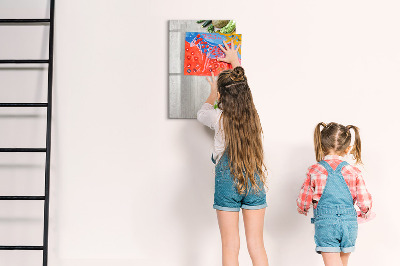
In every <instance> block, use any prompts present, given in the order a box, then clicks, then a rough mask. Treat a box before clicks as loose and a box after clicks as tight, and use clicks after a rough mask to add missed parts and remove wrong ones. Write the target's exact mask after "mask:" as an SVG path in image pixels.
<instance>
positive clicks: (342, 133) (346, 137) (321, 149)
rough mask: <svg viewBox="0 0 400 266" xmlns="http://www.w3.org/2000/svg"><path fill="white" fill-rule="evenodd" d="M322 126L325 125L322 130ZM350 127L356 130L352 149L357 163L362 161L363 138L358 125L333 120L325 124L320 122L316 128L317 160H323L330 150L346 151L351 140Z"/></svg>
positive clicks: (315, 147) (315, 145)
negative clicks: (342, 123) (345, 124)
mask: <svg viewBox="0 0 400 266" xmlns="http://www.w3.org/2000/svg"><path fill="white" fill-rule="evenodd" d="M321 126H322V127H323V128H322V130H321ZM350 129H353V130H354V133H355V138H354V146H353V149H352V150H351V152H350V153H351V154H352V155H353V158H354V159H355V160H356V163H361V164H362V161H361V139H360V133H359V129H358V127H356V126H353V125H348V126H343V125H341V124H338V123H334V122H331V123H329V124H327V125H326V124H325V123H323V122H321V123H318V125H317V126H316V127H315V130H314V149H315V157H316V159H317V161H318V162H319V161H321V160H322V159H323V157H324V155H325V154H326V153H328V152H329V151H334V152H344V151H345V150H346V149H347V147H348V146H349V145H350V142H351V132H350Z"/></svg>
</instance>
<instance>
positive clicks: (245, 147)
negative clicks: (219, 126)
mask: <svg viewBox="0 0 400 266" xmlns="http://www.w3.org/2000/svg"><path fill="white" fill-rule="evenodd" d="M217 84H218V92H219V93H220V99H219V102H218V107H219V108H220V109H221V110H222V111H223V112H222V115H221V118H223V119H222V120H223V128H224V135H225V151H227V152H228V156H229V159H230V160H229V161H230V170H231V173H232V174H233V176H234V181H235V183H236V186H237V189H238V191H239V193H240V194H245V193H246V191H247V192H248V185H249V184H248V179H247V177H248V178H249V180H250V182H251V185H252V187H253V188H254V190H255V191H259V190H261V189H262V188H263V187H264V186H265V185H266V172H265V170H266V166H265V164H264V160H263V159H264V158H263V157H264V152H263V146H262V136H261V134H263V131H262V127H261V123H260V118H259V116H258V113H257V110H256V108H255V106H254V103H253V97H252V95H251V91H250V88H249V85H248V84H247V77H246V76H245V74H244V69H243V68H242V67H241V66H238V67H235V68H234V69H230V70H224V71H222V72H221V73H220V74H219V76H218V81H217ZM220 122H221V120H220ZM256 173H257V174H258V175H259V177H260V181H261V183H262V186H260V185H259V184H260V183H259V182H257V180H256V178H255V177H256V176H255V175H256Z"/></svg>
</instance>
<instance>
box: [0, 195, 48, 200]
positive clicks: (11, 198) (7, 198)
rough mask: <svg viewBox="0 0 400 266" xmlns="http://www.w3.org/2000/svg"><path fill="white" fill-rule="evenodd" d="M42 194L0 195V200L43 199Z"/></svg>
mask: <svg viewBox="0 0 400 266" xmlns="http://www.w3.org/2000/svg"><path fill="white" fill-rule="evenodd" d="M44 199H45V197H44V196H0V200H44Z"/></svg>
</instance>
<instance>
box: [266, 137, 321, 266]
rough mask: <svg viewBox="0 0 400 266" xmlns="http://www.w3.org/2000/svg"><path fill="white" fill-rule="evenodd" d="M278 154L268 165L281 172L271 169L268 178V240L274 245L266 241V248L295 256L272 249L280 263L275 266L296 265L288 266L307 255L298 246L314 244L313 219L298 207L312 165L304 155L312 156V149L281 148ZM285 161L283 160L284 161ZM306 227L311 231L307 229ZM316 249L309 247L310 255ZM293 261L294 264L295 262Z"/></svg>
mask: <svg viewBox="0 0 400 266" xmlns="http://www.w3.org/2000/svg"><path fill="white" fill-rule="evenodd" d="M282 145H285V144H282ZM286 145H287V144H286ZM288 150H290V151H292V152H291V153H285V154H279V151H282V152H283V151H288ZM279 151H275V152H274V157H275V158H278V159H276V160H275V159H273V158H271V162H270V163H269V165H273V168H275V169H280V172H279V173H277V172H275V171H274V169H271V170H272V174H271V176H269V182H268V186H269V191H268V193H267V201H268V207H267V213H266V223H265V224H266V226H265V233H266V236H267V238H266V239H268V240H271V241H273V245H269V243H268V241H266V246H267V248H268V247H269V246H275V247H285V249H287V250H291V254H292V255H293V256H290V257H288V256H287V254H286V253H285V252H280V251H279V250H278V249H277V250H271V252H270V254H271V255H272V257H271V259H272V261H274V262H275V263H277V264H276V265H289V264H290V265H294V264H291V263H289V264H288V262H290V261H291V260H293V259H292V258H295V257H297V258H299V257H303V256H304V254H302V253H301V249H299V245H308V244H310V245H312V243H313V242H312V241H313V227H312V226H311V223H310V217H312V216H311V215H310V214H308V216H307V217H305V216H302V215H300V214H298V212H297V205H296V199H297V197H298V195H299V192H300V188H301V185H302V184H303V182H304V179H305V176H306V175H305V173H306V170H307V168H308V167H309V166H310V162H311V163H312V158H311V157H310V158H304V157H305V156H304V155H305V154H307V155H308V154H310V155H312V150H310V147H307V146H298V147H294V146H291V147H290V149H286V148H282V149H279ZM282 158H284V159H283V160H282ZM267 161H268V157H267ZM269 199H272V200H269ZM308 224H309V226H308ZM304 228H308V229H309V230H308V229H306V230H304ZM305 238H306V239H305ZM313 248H314V247H313V246H310V252H313ZM267 252H268V250H267ZM296 253H298V254H296ZM292 262H294V263H295V261H292Z"/></svg>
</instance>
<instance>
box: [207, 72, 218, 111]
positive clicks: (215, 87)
mask: <svg viewBox="0 0 400 266" xmlns="http://www.w3.org/2000/svg"><path fill="white" fill-rule="evenodd" d="M206 78H207V81H208V83H209V84H210V86H211V92H210V96H208V99H207V101H206V103H209V104H211V105H214V102H215V101H216V100H217V98H218V85H217V79H216V78H215V76H214V72H211V80H210V79H209V78H208V77H206Z"/></svg>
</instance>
